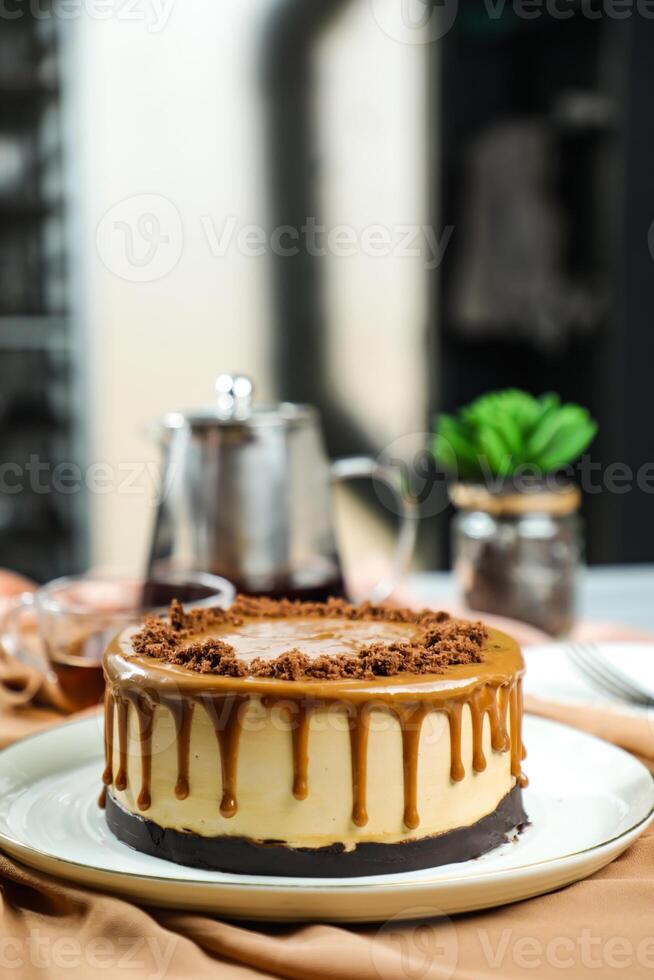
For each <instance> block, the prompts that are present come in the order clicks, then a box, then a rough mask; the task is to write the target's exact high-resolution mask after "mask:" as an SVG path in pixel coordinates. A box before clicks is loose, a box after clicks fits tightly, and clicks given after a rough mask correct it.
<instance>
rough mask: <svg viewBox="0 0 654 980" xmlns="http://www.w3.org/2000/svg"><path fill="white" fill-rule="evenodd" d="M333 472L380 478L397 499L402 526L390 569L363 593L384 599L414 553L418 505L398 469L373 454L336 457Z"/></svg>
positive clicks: (340, 477)
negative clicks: (380, 461)
mask: <svg viewBox="0 0 654 980" xmlns="http://www.w3.org/2000/svg"><path fill="white" fill-rule="evenodd" d="M331 475H332V480H333V481H334V482H336V483H343V482H344V481H345V480H358V479H362V478H368V479H370V480H372V481H373V482H376V481H379V482H380V483H383V484H384V486H386V487H388V489H389V490H390V491H391V493H392V494H393V497H394V499H395V501H396V504H397V513H398V515H399V518H400V526H399V529H398V532H397V539H396V542H395V553H394V555H393V560H392V562H391V568H390V571H389V573H388V574H387V575H385V576H384V577H383V578H381V579H380V580H379V582H377V584H376V585H375V586H374V587H373V588H372V589H370V590H369V591H368V593H367V595H365V596H362V597H361V598H362V599H369V600H370V602H382V601H383V600H384V599H387V598H388V596H389V595H390V594H391V592H392V591H393V589H394V588H395V586H396V585H397V583H398V582H399V580H400V579H401V577H402V576H403V575H404V573H405V572H406V570H407V568H408V567H409V562H410V561H411V558H412V557H413V551H414V548H415V543H416V532H417V529H418V509H417V507H416V505H415V503H414V502H413V500H412V499H411V498H410V497H408V496H407V494H406V493H405V492H404V491H403V489H402V481H401V478H400V476H399V474H398V473H397V472H396V470H394V469H391V467H389V466H384V465H383V464H382V463H379V462H378V461H377V460H375V459H373V458H372V457H371V456H346V457H344V458H343V459H336V460H334V462H333V463H332V464H331Z"/></svg>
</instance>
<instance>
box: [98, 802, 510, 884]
mask: <svg viewBox="0 0 654 980" xmlns="http://www.w3.org/2000/svg"><path fill="white" fill-rule="evenodd" d="M106 817H107V824H108V826H109V829H110V830H111V832H112V833H113V834H114V835H115V836H116V837H117V838H118V839H119V840H121V841H123V842H124V843H125V844H129V846H130V847H133V848H134V849H135V850H137V851H143V852H144V853H145V854H151V855H153V857H158V858H163V859H164V860H165V861H174V862H175V863H176V864H185V865H189V866H191V867H193V868H204V869H206V870H211V871H227V872H230V873H234V874H252V875H280V876H283V877H303V878H304V877H307V878H351V877H356V876H361V875H381V874H394V873H397V872H403V871H418V870H419V869H420V868H434V867H437V866H438V865H440V864H454V863H457V862H460V861H469V860H470V859H471V858H475V857H479V855H480V854H485V853H486V852H487V851H491V850H492V849H493V848H494V847H498V846H499V845H500V844H503V843H505V841H506V839H507V836H506V835H507V834H508V833H509V831H511V830H514V829H516V828H517V829H518V830H520V829H521V828H522V827H523V826H524V824H525V823H526V822H527V816H526V814H525V811H524V809H523V806H522V792H521V790H520V787H519V786H515V787H514V788H513V789H512V790H511V791H510V793H507V795H506V796H505V797H504V798H503V799H502V800H501V801H500V803H499V804H498V806H497V807H496V808H495V810H493V812H492V813H489V814H487V816H485V817H482V819H481V820H478V821H477V823H474V824H471V825H470V826H469V827H459V828H457V829H456V830H448V831H447V832H446V833H444V834H438V835H436V836H433V837H422V838H418V839H416V840H407V841H401V842H399V843H394V844H376V843H361V844H358V845H357V846H356V847H355V848H354V849H353V850H349V851H348V850H346V849H345V847H344V846H343V845H342V844H331V845H329V846H328V847H319V848H308V847H306V848H305V847H289V845H288V844H285V843H283V842H280V841H257V842H255V841H251V840H249V839H248V838H246V837H229V836H220V837H202V836H200V835H199V834H192V833H184V832H183V831H179V830H173V829H170V828H166V827H160V826H159V824H156V823H154V822H153V821H152V820H147V819H146V818H145V817H141V816H139V815H138V814H135V813H130V812H129V811H128V810H126V809H125V808H124V807H122V806H121V805H120V804H119V803H117V802H116V800H114V798H113V797H112V795H111V791H109V792H108V793H107V799H106Z"/></svg>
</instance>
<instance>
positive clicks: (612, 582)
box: [408, 565, 654, 630]
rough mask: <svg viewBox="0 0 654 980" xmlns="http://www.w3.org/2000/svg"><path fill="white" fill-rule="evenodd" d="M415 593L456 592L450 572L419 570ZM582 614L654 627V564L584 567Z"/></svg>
mask: <svg viewBox="0 0 654 980" xmlns="http://www.w3.org/2000/svg"><path fill="white" fill-rule="evenodd" d="M408 584H409V587H410V589H411V592H412V593H414V594H415V595H416V596H423V595H424V597H425V602H427V601H433V598H434V595H438V596H439V598H440V597H441V596H442V597H443V598H444V599H448V598H451V597H454V596H455V595H456V583H455V582H454V579H453V577H452V574H451V573H450V572H416V573H414V574H412V575H410V576H409V583H408ZM579 616H580V618H582V619H596V620H602V621H604V622H608V621H611V622H616V623H624V624H625V625H626V626H633V627H636V628H638V627H640V628H641V629H652V630H654V565H605V566H596V567H594V568H588V569H585V570H584V571H583V572H582V573H581V576H580V581H579Z"/></svg>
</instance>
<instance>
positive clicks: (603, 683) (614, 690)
mask: <svg viewBox="0 0 654 980" xmlns="http://www.w3.org/2000/svg"><path fill="white" fill-rule="evenodd" d="M568 651H569V653H568V656H569V659H570V661H571V662H572V664H573V665H574V666H575V667H576V668H577V670H578V671H579V673H581V675H582V676H583V677H584V678H585V679H586V680H588V681H590V682H591V683H592V684H593V686H594V687H595V688H597V689H598V690H599V691H600V692H601V693H602V694H604V695H606V694H608V695H610V696H611V697H613V698H618V699H619V700H621V701H632V700H633V698H632V696H631V694H630V693H628V692H627V691H625V690H624V689H622V688H621V687H620V686H619V685H616V684H614V683H613V680H612V678H610V677H607V676H606V674H604V673H603V671H602V670H601V668H599V667H598V664H597V661H596V659H595V658H594V657H589V656H588V655H587V654H586V652H585V650H584V648H583V646H582V645H581V644H571V645H570V646H569V648H568Z"/></svg>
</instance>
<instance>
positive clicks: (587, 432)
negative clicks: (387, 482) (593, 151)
mask: <svg viewBox="0 0 654 980" xmlns="http://www.w3.org/2000/svg"><path fill="white" fill-rule="evenodd" d="M596 432H597V423H596V422H594V421H593V419H592V418H591V417H590V415H589V414H588V412H587V410H586V409H585V408H582V407H581V405H574V404H571V403H567V404H563V405H562V404H561V400H560V398H559V396H558V395H555V394H552V393H548V394H545V395H541V396H540V397H539V398H536V397H534V396H533V395H530V394H528V392H526V391H520V390H519V389H517V388H507V389H505V390H503V391H492V392H490V393H489V394H487V395H482V396H481V397H480V398H477V399H475V401H473V402H471V403H470V405H466V406H465V407H464V408H461V409H459V411H458V412H457V413H456V415H446V414H440V415H438V416H437V417H436V420H435V431H434V435H433V440H432V453H433V455H434V457H435V459H436V461H437V462H438V463H440V464H441V465H442V466H443V467H444V468H445V469H447V470H451V471H452V472H454V473H456V474H457V476H458V477H460V478H461V479H468V480H474V479H481V478H483V477H484V476H487V475H488V474H489V473H490V474H493V475H495V476H503V477H509V476H511V475H512V474H515V473H516V472H518V471H520V470H521V469H523V468H524V469H526V468H527V467H529V469H530V470H532V471H533V472H534V473H535V474H539V475H545V474H546V473H552V472H553V471H555V470H558V469H560V468H561V467H562V466H565V465H566V463H570V462H572V460H574V459H576V458H577V456H579V455H580V454H581V453H583V451H584V450H585V449H587V448H588V446H589V445H590V443H591V442H592V440H593V438H594V436H595V433H596Z"/></svg>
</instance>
